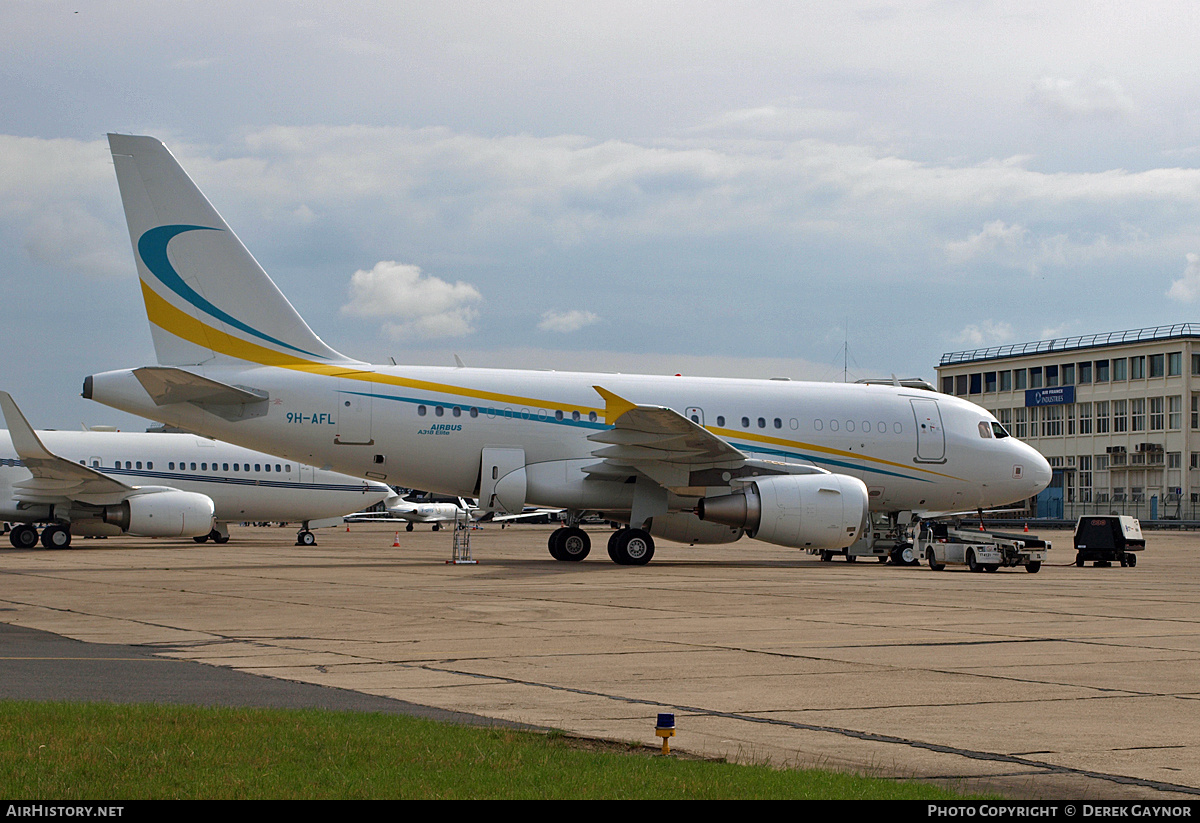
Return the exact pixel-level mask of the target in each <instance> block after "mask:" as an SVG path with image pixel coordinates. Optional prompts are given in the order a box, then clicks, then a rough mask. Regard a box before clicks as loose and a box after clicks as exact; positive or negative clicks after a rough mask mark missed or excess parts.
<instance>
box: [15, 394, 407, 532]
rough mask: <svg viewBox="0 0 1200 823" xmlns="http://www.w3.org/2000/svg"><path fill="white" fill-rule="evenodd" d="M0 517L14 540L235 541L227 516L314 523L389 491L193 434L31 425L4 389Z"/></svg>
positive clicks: (328, 522)
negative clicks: (5, 428) (124, 537)
mask: <svg viewBox="0 0 1200 823" xmlns="http://www.w3.org/2000/svg"><path fill="white" fill-rule="evenodd" d="M0 411H3V414H4V418H5V420H6V422H7V423H8V431H0V520H7V521H9V522H10V523H16V524H18V525H16V526H14V527H13V529H12V531H11V532H10V533H9V540H10V542H11V543H12V545H13V546H14V547H16V548H22V549H27V548H32V547H33V546H35V545H36V544H37V542H38V539H39V535H38V531H37V527H36V524H38V523H43V524H45V527H44V528H43V529H42V531H41V535H40V539H41V542H42V545H44V546H45V547H46V548H56V549H60V548H66V547H67V546H69V545H70V543H71V537H72V535H74V536H114V535H119V534H133V535H139V536H143V537H192V538H194V539H195V540H196V541H197V542H203V541H205V540H208V539H210V538H211V539H212V540H213V541H214V542H216V543H224V542H226V541H228V540H229V528H228V523H230V522H239V521H243V520H249V521H262V520H267V521H283V522H291V523H301V524H302V525H301V529H300V532H299V534H298V535H297V536H296V542H297V545H305V546H310V545H313V544H314V543H315V542H316V538H315V537H314V536H313V533H312V531H311V529H313V528H317V527H318V526H332V525H335V524H337V523H340V522H341V518H342V515H344V514H346V513H347V512H352V511H355V510H357V509H360V508H362V507H364V506H370V505H373V504H375V503H378V502H379V501H380V500H383V499H385V498H386V497H388V496H389V495H392V490H391V489H390V488H389V487H388V486H387V485H385V484H383V483H376V482H369V481H363V480H359V479H356V478H353V477H347V476H346V475H341V474H335V473H334V472H328V471H321V470H320V469H315V468H313V467H312V466H306V465H302V464H297V463H295V462H292V461H288V460H280V459H279V458H277V457H273V456H271V455H266V454H262V453H260V452H254V451H251V450H249V449H244V448H242V447H240V446H231V445H229V444H228V443H218V442H215V441H213V440H209V439H208V438H205V437H197V436H196V435H191V434H152V433H147V432H101V431H78V432H72V431H42V432H35V431H34V430H33V428H32V427H31V426H30V425H29V423H28V421H27V420H26V419H25V416H24V415H23V414H22V413H21V410H20V409H19V408H17V404H16V403H15V402H14V401H13V399H12V397H11V396H9V394H8V392H2V391H0Z"/></svg>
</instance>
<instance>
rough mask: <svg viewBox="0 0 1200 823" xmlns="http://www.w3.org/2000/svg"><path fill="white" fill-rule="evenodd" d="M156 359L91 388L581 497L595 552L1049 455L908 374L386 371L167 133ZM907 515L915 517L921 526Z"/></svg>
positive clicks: (241, 432) (554, 546) (247, 428)
mask: <svg viewBox="0 0 1200 823" xmlns="http://www.w3.org/2000/svg"><path fill="white" fill-rule="evenodd" d="M109 145H110V148H111V150H112V155H113V162H114V164H115V166H116V170H117V180H118V183H119V185H120V189H121V198H122V202H123V204H124V207H125V216H126V219H127V222H128V225H129V233H130V239H131V241H132V243H133V251H134V259H135V261H136V264H137V270H138V275H139V277H140V279H141V290H142V297H143V299H144V301H145V305H146V313H147V316H148V317H149V320H150V326H151V332H152V334H153V338H154V347H155V352H156V354H157V359H158V363H157V365H150V366H143V367H141V368H134V369H123V370H119V371H110V372H105V373H102V374H96V375H92V376H90V377H88V378H86V380H85V382H84V389H83V395H84V396H85V397H89V398H92V399H94V400H97V401H99V402H101V403H105V404H107V405H109V406H112V407H114V408H118V409H123V410H125V411H129V412H132V413H134V414H137V415H141V416H143V417H149V418H151V419H154V420H160V421H163V422H165V423H171V424H174V425H178V426H180V427H184V428H187V429H189V430H191V431H198V432H202V433H204V434H208V435H211V436H213V437H216V438H218V439H220V440H226V441H229V442H233V443H238V444H241V445H244V446H247V447H250V448H254V449H258V450H261V451H266V452H270V453H272V454H278V455H281V456H284V457H288V458H291V459H293V460H297V461H303V462H306V463H314V464H316V465H328V466H331V467H332V468H334V469H336V470H337V471H341V472H345V473H348V474H353V475H356V476H360V477H367V478H372V479H376V480H381V481H383V480H386V481H387V482H388V483H391V484H394V485H403V486H408V487H411V488H420V489H428V490H431V491H435V492H439V493H442V494H448V495H452V496H461V497H471V498H475V499H477V500H479V504H480V506H481V507H482V508H483V509H485V510H487V511H494V512H500V513H505V512H509V513H517V512H520V511H521V510H522V509H523V507H524V506H525V505H526V504H527V503H528V504H533V505H538V506H546V507H552V508H561V509H564V510H565V520H566V527H565V528H561V529H558V530H556V531H555V532H553V534H552V536H551V538H550V541H549V548H550V553H551V554H552V555H553V556H554V557H555V558H557V559H559V560H568V561H569V560H581V559H583V558H584V557H586V556H587V554H588V552H589V551H590V548H591V544H590V538H589V536H588V534H587V532H585V531H583V530H582V529H580V528H579V526H578V524H579V522H580V519H581V518H582V517H583V516H584V515H585V514H587V513H592V512H594V513H598V514H600V515H602V516H603V517H604V518H606V519H609V520H613V521H618V522H621V523H626V524H628V525H627V527H625V528H622V529H619V530H617V531H615V532H613V534H612V537H611V538H610V539H609V541H608V553H609V556H610V557H611V558H612V559H613V560H614V561H615V562H617V563H621V564H625V565H639V564H642V563H646V562H648V561H649V560H650V558H651V557H652V555H653V553H654V536H659V537H663V538H667V539H670V540H677V541H681V542H689V543H729V542H733V541H736V540H738V539H740V538H741V537H742V536H743V535H747V536H749V537H751V538H755V539H757V540H762V541H765V542H768V543H773V544H777V545H781V546H790V547H798V548H807V549H815V550H820V551H837V550H841V549H844V548H846V547H848V546H850V545H851V544H853V543H854V542H855V541H857V540H859V539H860V537H861V538H863V539H868V540H870V539H872V538H871V537H870V534H869V532H868V530H867V529H866V524H867V522H868V514H869V512H871V511H875V512H881V513H888V514H889V516H890V519H891V522H892V523H893V524H894V525H895V524H901V523H902V522H903V521H904V520H905V518H907V517H911V516H912V515H913V514H921V515H927V514H932V513H937V512H947V511H964V510H966V511H970V510H974V509H978V508H985V507H993V506H998V505H1003V504H1007V503H1011V502H1014V501H1017V500H1021V499H1023V498H1027V497H1030V496H1032V495H1035V494H1037V493H1038V492H1039V491H1041V490H1042V489H1043V488H1045V487H1046V486H1047V485H1048V484H1049V482H1050V467H1049V464H1048V463H1047V461H1046V460H1045V459H1044V458H1043V457H1042V456H1041V455H1039V454H1038V453H1037V452H1036V451H1035V450H1034V449H1032V448H1031V447H1029V446H1027V445H1026V444H1024V443H1021V442H1019V441H1018V440H1017V439H1016V438H1013V437H1010V436H1009V435H1008V433H1007V432H1006V431H1005V430H1004V428H1003V427H1002V426H1001V425H1000V424H999V422H997V421H996V419H995V418H994V417H993V416H992V415H990V414H989V413H988V412H986V411H985V410H983V409H981V408H980V407H978V406H976V405H974V404H973V403H969V402H967V401H965V400H961V399H959V398H956V397H952V396H947V395H941V394H936V393H934V392H930V391H925V390H921V389H915V388H910V387H906V386H903V385H863V384H838V383H808V382H793V381H787V380H745V379H728V378H710V377H681V376H658V375H617V374H586V373H571V372H553V371H517V370H507V369H479V368H462V367H446V368H439V367H427V366H396V365H387V366H384V365H371V364H368V363H364V362H361V361H358V360H354V359H353V358H350V357H347V356H345V355H343V354H341V353H339V352H337V351H334V350H333V349H331V348H330V347H329V346H327V345H325V343H324V342H322V341H321V339H320V338H318V337H317V336H316V335H315V334H314V333H313V332H312V330H311V329H310V328H309V327H308V325H307V324H306V323H305V322H304V320H303V319H302V318H301V317H300V316H299V314H298V313H297V312H296V311H295V309H294V308H293V307H292V305H291V304H290V303H289V302H288V300H287V299H286V298H285V297H284V296H283V294H282V293H281V292H280V291H279V289H278V288H277V287H276V286H275V284H274V283H273V282H272V281H271V279H270V277H268V276H267V274H266V272H265V271H263V269H262V268H261V267H260V266H259V265H258V263H257V261H255V259H254V258H253V257H252V256H251V254H250V253H249V252H248V251H247V250H246V247H245V246H243V245H242V243H241V241H240V240H239V239H238V238H237V236H236V235H235V234H234V233H233V231H232V230H231V229H230V228H229V226H228V225H226V223H225V221H224V220H223V219H222V218H221V217H220V215H219V214H217V212H216V210H215V209H214V208H213V207H212V206H211V205H210V203H209V202H208V200H207V199H206V198H205V197H204V195H203V194H202V193H201V192H200V190H199V189H198V188H197V187H196V185H195V184H194V183H193V182H192V180H191V179H190V178H189V177H188V175H187V174H186V173H185V172H184V171H183V169H182V168H181V167H180V166H179V164H178V162H177V161H176V160H175V158H174V157H173V156H172V155H171V153H170V152H169V151H168V150H167V148H166V147H165V146H164V145H163V144H162V143H160V142H159V141H158V140H156V139H154V138H152V137H134V136H126V135H118V134H111V135H109ZM904 525H907V524H906V523H904Z"/></svg>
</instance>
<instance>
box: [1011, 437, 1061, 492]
mask: <svg viewBox="0 0 1200 823" xmlns="http://www.w3.org/2000/svg"><path fill="white" fill-rule="evenodd" d="M1017 445H1019V446H1020V451H1019V452H1018V454H1017V455H1016V462H1015V463H1014V464H1013V479H1014V480H1020V481H1023V482H1024V483H1026V484H1028V485H1027V488H1032V491H1029V492H1027V494H1029V495H1030V496H1032V495H1035V494H1039V493H1040V492H1041V491H1042V490H1043V489H1045V488H1046V487H1047V486H1049V485H1050V479H1051V477H1052V476H1053V472H1052V470H1051V469H1050V461H1049V460H1047V459H1046V458H1045V457H1043V456H1042V454H1041V452H1039V451H1038V450H1037V449H1035V448H1034V447H1033V446H1030V445H1029V444H1028V443H1021V442H1020V441H1018V443H1017Z"/></svg>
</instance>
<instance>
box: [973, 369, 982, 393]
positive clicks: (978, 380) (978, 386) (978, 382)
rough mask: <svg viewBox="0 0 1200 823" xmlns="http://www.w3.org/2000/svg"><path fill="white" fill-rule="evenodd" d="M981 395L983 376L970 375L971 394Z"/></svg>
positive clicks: (977, 373)
mask: <svg viewBox="0 0 1200 823" xmlns="http://www.w3.org/2000/svg"><path fill="white" fill-rule="evenodd" d="M982 393H983V375H982V374H980V373H979V372H975V373H974V374H973V375H971V394H982Z"/></svg>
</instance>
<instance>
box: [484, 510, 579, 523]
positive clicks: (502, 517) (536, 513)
mask: <svg viewBox="0 0 1200 823" xmlns="http://www.w3.org/2000/svg"><path fill="white" fill-rule="evenodd" d="M563 511H565V509H531V510H529V511H523V512H521V513H519V514H493V515H492V516H491V517H489V518H488V519H487V522H489V523H508V522H511V521H513V520H526V519H528V518H530V517H546V516H547V515H551V514H561V513H562V512H563Z"/></svg>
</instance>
